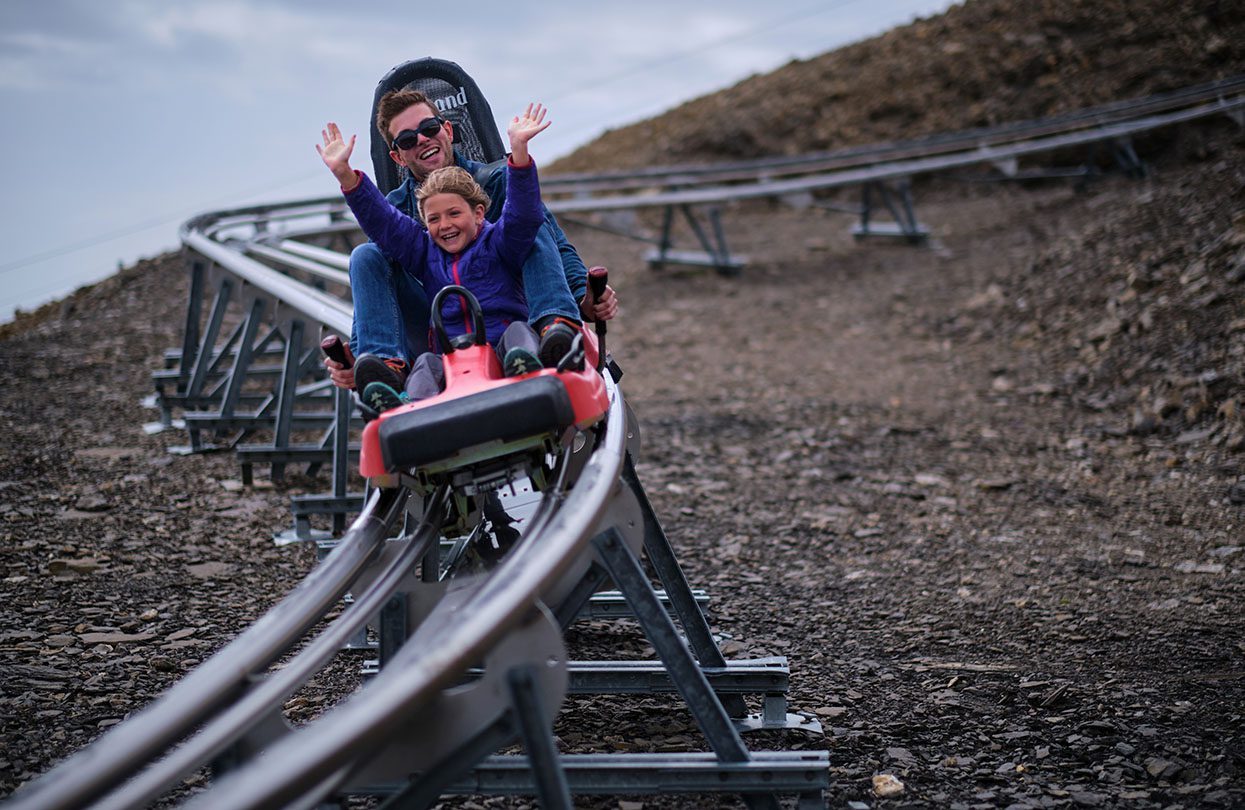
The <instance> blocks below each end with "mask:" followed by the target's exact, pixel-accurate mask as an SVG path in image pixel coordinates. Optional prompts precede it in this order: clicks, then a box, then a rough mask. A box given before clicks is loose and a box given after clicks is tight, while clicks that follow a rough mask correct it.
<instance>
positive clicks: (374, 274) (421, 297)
mask: <svg viewBox="0 0 1245 810" xmlns="http://www.w3.org/2000/svg"><path fill="white" fill-rule="evenodd" d="M350 291H351V294H352V295H353V297H354V324H353V325H352V326H351V329H350V350H351V351H352V352H353V353H354V356H355V357H359V356H360V355H364V354H375V355H379V356H381V357H388V358H393V359H400V360H406V361H407V362H408V363H409V362H411V361H413V360H414V359H415V358H416V357H418V356H419V355H421V354H423V353H424V352H426V351H428V348H429V347H428V323H429V321H428V312H429V309H428V295H427V293H425V292H424V285H422V284H420V283H419V280H418V279H416V278H415V277H414V276H412V275H411V274H410V273H408V272H406V271H405V270H403V269H401V268H400V267H397V266H396V265H394V264H392V263H391V262H390V261H389V260H388V259H387V258H385V254H383V253H381V251H380V248H378V247H377V246H376V245H375V244H373V243H372V242H366V243H364V244H362V245H359V246H358V247H356V248H355V249H354V250H352V251H351V252H350Z"/></svg>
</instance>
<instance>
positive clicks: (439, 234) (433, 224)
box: [424, 192, 484, 254]
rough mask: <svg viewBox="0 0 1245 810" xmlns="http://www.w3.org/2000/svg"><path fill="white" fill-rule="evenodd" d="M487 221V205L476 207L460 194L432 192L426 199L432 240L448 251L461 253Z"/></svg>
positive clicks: (427, 221) (426, 216)
mask: <svg viewBox="0 0 1245 810" xmlns="http://www.w3.org/2000/svg"><path fill="white" fill-rule="evenodd" d="M483 223H484V206H483V205H477V206H476V207H475V208H472V207H471V204H470V203H468V202H467V201H466V200H465V199H463V198H462V197H461V196H459V195H458V194H450V193H448V192H447V193H442V194H433V195H432V196H431V197H428V198H427V199H426V200H424V224H425V225H427V226H428V235H429V236H431V237H432V241H434V242H436V243H437V246H438V247H440V248H441V249H442V250H444V251H445V252H446V253H455V254H457V253H462V252H463V251H464V250H466V249H467V246H468V245H470V244H471V243H472V242H473V241H475V238H476V235H477V234H478V233H480V226H481V225H482V224H483Z"/></svg>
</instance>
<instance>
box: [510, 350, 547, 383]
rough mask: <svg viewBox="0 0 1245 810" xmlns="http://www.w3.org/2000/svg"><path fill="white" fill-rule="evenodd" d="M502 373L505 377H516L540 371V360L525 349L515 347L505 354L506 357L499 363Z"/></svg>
mask: <svg viewBox="0 0 1245 810" xmlns="http://www.w3.org/2000/svg"><path fill="white" fill-rule="evenodd" d="M501 368H502V372H503V373H504V374H505V375H506V376H507V377H518V376H519V375H520V374H530V373H531V372H533V371H540V369H541V365H540V359H539V358H537V357H536V355H534V354H532V353H531V352H529V351H528V350H527V349H524V348H521V347H518V346H516V347H515V348H513V349H511V350H510V351H508V352H506V357H505V358H504V359H503V360H502V361H501Z"/></svg>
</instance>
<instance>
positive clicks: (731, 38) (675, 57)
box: [548, 0, 860, 101]
mask: <svg viewBox="0 0 1245 810" xmlns="http://www.w3.org/2000/svg"><path fill="white" fill-rule="evenodd" d="M857 2H860V0H840V2H837V3H830V4H829V5H825V4H818V5H817V6H812V7H809V8H805V9H803V10H801V11H797V12H794V13H793V14H789V15H787V16H786V17H781V18H779V19H777V20H774V21H773V22H772V23H770V24H769V25H765V26H760V27H750V28H747V29H744V30H742V31H736V32H735V33H733V34H727V35H726V36H724V37H719V38H718V39H713V40H709V41H708V42H702V43H701V44H699V45H697V46H696V47H694V48H689V49H688V50H686V51H680V52H679V53H675V54H670V55H669V56H663V57H662V58H660V59H655V60H653V61H651V62H646V63H644V64H641V65H635V66H633V67H629V68H627V69H626V70H622V71H619V72H618V73H615V74H613V75H609V76H601V77H598V78H596V79H593V80H592V81H590V82H588V83H586V84H582V85H580V86H578V87H572V88H569V89H567V90H563V91H561V92H557V93H554V94H553V95H552V96H549V97H548V98H549V100H550V101H556V100H558V99H560V98H565V97H567V96H572V95H575V94H576V93H582V92H584V91H585V90H593V89H596V88H597V87H600V86H601V85H603V84H609V83H610V82H613V81H617V80H618V79H625V78H627V77H628V76H634V75H636V74H637V73H644V72H647V71H649V70H652V69H653V68H656V67H662V66H663V65H668V64H670V63H671V62H677V61H679V60H680V59H686V58H687V57H689V56H695V55H696V54H698V53H701V52H703V51H707V50H710V49H712V48H717V47H719V46H721V45H726V44H728V43H731V42H735V41H736V40H740V39H747V38H748V37H750V36H754V35H756V34H760V33H764V32H766V31H772V30H773V29H775V28H781V27H782V26H784V25H787V24H789V23H792V22H795V21H796V20H802V19H805V18H807V17H813V16H816V15H818V14H824V13H826V12H827V11H835V10H836V9H840V8H842V7H843V6H847V5H851V4H852V3H857Z"/></svg>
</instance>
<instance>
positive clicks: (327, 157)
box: [316, 121, 358, 191]
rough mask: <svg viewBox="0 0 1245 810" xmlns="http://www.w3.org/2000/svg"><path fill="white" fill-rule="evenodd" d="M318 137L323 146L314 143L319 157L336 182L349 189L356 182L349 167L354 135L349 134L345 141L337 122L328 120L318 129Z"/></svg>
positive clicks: (352, 170)
mask: <svg viewBox="0 0 1245 810" xmlns="http://www.w3.org/2000/svg"><path fill="white" fill-rule="evenodd" d="M320 137H321V138H322V139H323V140H324V146H320V144H316V151H317V152H319V153H320V159H321V160H323V161H324V165H325V166H328V167H329V171H331V172H332V173H333V176H334V177H336V178H337V182H339V183H341V185H342V188H343V189H345V190H346V191H349V190H350V189H352V188H354V187H355V185H357V183H358V181H357V180H356V179H355V174H354V169H352V168H350V155H351V153H352V152H354V142H355V136H354V135H351V136H350V142H349V143H347V142H346V141H345V140H343V139H342V131H341V130H340V129H338V127H337V124H334V123H333V122H332V121H330V122H329V123H328V124H327V125H326V126H325V128H324V129H322V130H320Z"/></svg>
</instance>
